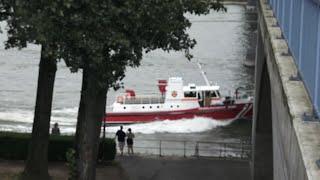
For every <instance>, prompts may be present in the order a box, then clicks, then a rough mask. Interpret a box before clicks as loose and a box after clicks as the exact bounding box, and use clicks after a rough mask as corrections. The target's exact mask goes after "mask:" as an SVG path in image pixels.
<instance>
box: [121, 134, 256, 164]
mask: <svg viewBox="0 0 320 180" xmlns="http://www.w3.org/2000/svg"><path fill="white" fill-rule="evenodd" d="M133 149H134V151H135V153H138V154H139V155H157V156H180V157H199V158H200V157H213V158H224V159H242V160H249V159H250V158H251V141H250V139H247V140H239V141H237V142H225V141H187V140H158V139H139V138H137V139H135V140H134V147H133ZM125 152H126V151H125Z"/></svg>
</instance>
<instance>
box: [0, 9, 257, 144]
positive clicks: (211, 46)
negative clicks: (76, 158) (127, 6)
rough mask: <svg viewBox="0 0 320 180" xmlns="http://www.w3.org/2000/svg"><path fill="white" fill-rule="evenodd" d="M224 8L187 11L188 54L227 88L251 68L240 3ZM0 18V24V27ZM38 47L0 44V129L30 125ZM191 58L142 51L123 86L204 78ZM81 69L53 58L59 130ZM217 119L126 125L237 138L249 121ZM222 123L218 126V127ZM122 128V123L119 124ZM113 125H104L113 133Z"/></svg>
mask: <svg viewBox="0 0 320 180" xmlns="http://www.w3.org/2000/svg"><path fill="white" fill-rule="evenodd" d="M227 8H228V12H226V13H223V12H219V13H217V12H212V13H211V14H209V15H207V16H200V17H199V16H190V15H188V17H189V18H190V20H191V22H192V23H193V25H192V27H191V29H190V30H189V32H190V35H191V36H192V37H193V38H195V39H196V40H197V42H198V44H197V45H196V47H195V48H194V49H193V50H192V54H193V55H194V57H195V58H194V60H199V61H200V62H201V63H204V65H203V69H204V70H205V71H206V72H207V76H208V78H209V80H210V81H212V82H216V83H217V84H218V85H220V86H221V91H222V94H228V93H229V90H234V89H235V88H236V87H238V86H252V82H253V69H248V68H246V67H244V66H243V64H242V63H243V61H244V59H245V58H246V52H247V49H248V40H247V35H248V31H247V29H248V24H247V22H246V21H245V20H246V16H245V13H244V12H245V8H244V7H243V6H236V5H230V6H227ZM4 25H5V24H4V23H2V24H1V27H4ZM5 39H6V34H0V41H1V42H4V41H5ZM39 57H40V48H39V47H38V46H35V45H29V46H28V48H26V49H22V50H17V49H10V50H4V45H3V43H1V44H0V130H6V131H19V132H25V131H31V125H32V120H33V111H34V105H35V97H36V87H37V75H38V64H39ZM194 60H193V61H191V62H189V61H188V60H187V59H186V58H185V57H184V54H183V53H181V52H170V53H167V52H163V51H161V50H156V51H153V52H151V53H148V54H145V55H144V57H143V60H142V62H141V66H140V67H139V68H136V69H132V68H128V69H127V72H126V75H127V76H126V78H125V79H124V81H123V82H124V85H125V88H130V89H135V90H136V92H137V94H145V93H158V89H157V86H156V83H157V80H158V79H167V78H168V77H171V76H181V77H183V79H184V81H185V83H192V82H194V83H196V84H204V81H203V79H202V77H201V74H200V73H199V71H198V68H197V66H196V64H195V63H194ZM80 83H81V73H70V71H69V70H68V68H66V66H65V65H64V63H63V62H60V63H59V67H58V71H57V76H56V82H55V89H54V100H53V113H52V123H54V122H58V123H59V124H60V125H61V131H62V133H74V131H75V124H76V115H77V107H78V103H79V97H80V94H79V92H80V87H81V86H80V85H81V84H80ZM120 92H123V90H119V91H118V92H113V91H112V92H110V93H109V94H108V99H107V103H108V105H110V104H111V103H112V102H113V101H114V97H115V95H116V94H117V93H120ZM230 124H231V122H230V123H221V122H216V121H212V120H208V119H201V118H195V119H193V120H180V121H177V122H167V121H165V122H156V123H153V124H142V125H131V126H130V127H131V128H132V129H133V131H135V132H137V135H138V137H140V138H149V137H153V138H168V139H172V138H180V139H196V140H199V139H200V140H201V139H215V138H231V139H233V138H235V139H236V138H237V137H238V136H248V135H249V134H250V122H241V123H239V122H236V123H232V124H231V125H230ZM221 126H223V127H221ZM125 128H126V127H125ZM115 130H116V128H115V127H111V128H108V129H107V132H108V134H109V135H110V136H113V133H114V131H115Z"/></svg>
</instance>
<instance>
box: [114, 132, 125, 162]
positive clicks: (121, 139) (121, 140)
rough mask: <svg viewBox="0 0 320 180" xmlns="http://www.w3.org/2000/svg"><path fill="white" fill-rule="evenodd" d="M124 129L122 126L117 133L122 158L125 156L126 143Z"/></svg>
mask: <svg viewBox="0 0 320 180" xmlns="http://www.w3.org/2000/svg"><path fill="white" fill-rule="evenodd" d="M122 129H123V127H122V126H120V129H119V130H118V131H117V133H116V136H117V137H118V145H119V149H120V153H121V156H122V155H123V147H124V143H125V138H126V133H125V132H123V130H122Z"/></svg>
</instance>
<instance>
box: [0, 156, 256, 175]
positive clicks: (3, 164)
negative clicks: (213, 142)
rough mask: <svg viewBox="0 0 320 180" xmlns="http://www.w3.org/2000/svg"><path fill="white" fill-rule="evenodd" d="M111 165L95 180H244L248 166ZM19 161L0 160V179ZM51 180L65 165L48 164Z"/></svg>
mask: <svg viewBox="0 0 320 180" xmlns="http://www.w3.org/2000/svg"><path fill="white" fill-rule="evenodd" d="M113 164H114V165H112V166H111V165H103V164H99V165H98V167H97V178H96V179H97V180H104V179H110V180H215V179H217V180H242V179H243V180H248V179H250V171H249V163H248V162H245V161H233V160H212V159H190V158H187V159H185V158H172V157H170V158H169V157H162V158H159V157H141V156H123V157H117V158H116V161H115V163H113ZM23 167H24V162H23V161H6V160H0V179H1V180H11V179H16V178H14V177H16V176H17V174H18V173H19V172H22V171H23ZM49 172H50V175H51V176H52V177H53V180H65V179H67V176H68V169H67V167H66V166H65V163H62V162H57V163H50V164H49Z"/></svg>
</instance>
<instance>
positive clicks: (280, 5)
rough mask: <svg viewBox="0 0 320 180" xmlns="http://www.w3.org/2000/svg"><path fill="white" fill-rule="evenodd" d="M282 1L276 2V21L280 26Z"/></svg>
mask: <svg viewBox="0 0 320 180" xmlns="http://www.w3.org/2000/svg"><path fill="white" fill-rule="evenodd" d="M281 12H282V0H277V19H278V22H279V24H281Z"/></svg>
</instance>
